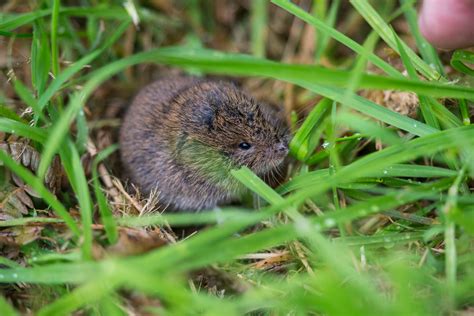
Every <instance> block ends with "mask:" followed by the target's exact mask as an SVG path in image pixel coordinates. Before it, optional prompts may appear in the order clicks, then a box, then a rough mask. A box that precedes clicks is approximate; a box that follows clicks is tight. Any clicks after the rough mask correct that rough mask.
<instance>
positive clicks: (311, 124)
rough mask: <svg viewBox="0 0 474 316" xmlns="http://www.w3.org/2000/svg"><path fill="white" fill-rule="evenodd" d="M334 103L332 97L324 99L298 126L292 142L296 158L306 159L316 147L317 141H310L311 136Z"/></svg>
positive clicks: (292, 152)
mask: <svg viewBox="0 0 474 316" xmlns="http://www.w3.org/2000/svg"><path fill="white" fill-rule="evenodd" d="M332 103H333V101H332V100H330V99H326V98H324V99H322V100H321V101H320V102H318V104H316V105H315V106H314V107H313V109H312V110H311V112H310V113H309V115H308V117H307V118H306V119H305V120H304V122H303V124H302V125H301V126H300V128H298V131H297V132H296V134H295V135H294V136H293V138H292V139H291V142H290V152H291V154H292V155H293V156H295V158H296V159H298V160H301V161H304V160H305V159H306V158H308V155H309V154H311V153H312V152H313V151H314V149H315V148H316V145H317V144H316V142H315V141H313V142H311V141H310V140H311V138H312V137H311V136H312V135H313V134H314V132H313V131H314V129H315V128H316V125H319V124H321V122H322V121H323V120H324V118H325V117H326V115H327V114H328V113H329V109H330V107H331V105H332Z"/></svg>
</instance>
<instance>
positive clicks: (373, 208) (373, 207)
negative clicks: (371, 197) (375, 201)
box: [370, 205, 380, 212]
mask: <svg viewBox="0 0 474 316" xmlns="http://www.w3.org/2000/svg"><path fill="white" fill-rule="evenodd" d="M370 209H371V210H372V211H374V212H378V211H379V210H380V209H379V207H378V206H377V205H372V206H371V207H370Z"/></svg>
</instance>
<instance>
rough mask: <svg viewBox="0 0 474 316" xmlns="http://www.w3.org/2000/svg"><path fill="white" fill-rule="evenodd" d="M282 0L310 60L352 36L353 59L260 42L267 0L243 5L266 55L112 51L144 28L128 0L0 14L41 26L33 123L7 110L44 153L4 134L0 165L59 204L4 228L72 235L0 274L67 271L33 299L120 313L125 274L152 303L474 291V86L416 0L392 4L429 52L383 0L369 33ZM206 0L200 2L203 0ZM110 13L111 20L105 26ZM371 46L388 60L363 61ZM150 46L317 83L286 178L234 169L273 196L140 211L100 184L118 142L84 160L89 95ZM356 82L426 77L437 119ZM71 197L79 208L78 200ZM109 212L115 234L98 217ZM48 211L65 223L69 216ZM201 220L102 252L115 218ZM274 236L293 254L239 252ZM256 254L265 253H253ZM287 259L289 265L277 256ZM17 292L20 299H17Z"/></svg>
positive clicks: (7, 25) (463, 300) (198, 310)
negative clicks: (214, 278)
mask: <svg viewBox="0 0 474 316" xmlns="http://www.w3.org/2000/svg"><path fill="white" fill-rule="evenodd" d="M272 2H273V3H274V4H276V5H277V6H279V7H281V8H283V9H284V10H286V11H288V13H287V14H292V15H294V17H295V18H300V19H302V20H303V21H305V22H306V23H309V24H310V25H311V26H313V27H315V28H316V29H317V34H320V36H319V37H318V40H317V41H315V42H316V45H317V47H316V50H315V52H314V55H315V61H319V60H321V57H323V56H324V55H325V54H328V53H329V52H328V50H327V49H326V48H327V44H328V41H329V40H330V39H333V40H335V41H337V42H339V43H341V44H343V45H344V46H346V47H348V48H349V49H350V50H351V51H352V52H353V53H354V55H353V56H352V55H351V56H349V57H347V59H348V60H349V61H350V62H349V63H347V64H348V65H350V66H349V67H344V68H339V69H331V68H327V67H321V66H316V65H315V66H313V65H295V64H284V63H280V62H276V61H271V60H269V59H264V58H263V57H264V56H265V55H266V52H267V48H268V47H269V46H270V45H271V43H270V42H269V41H268V39H269V37H268V34H267V32H269V24H270V20H271V19H272V16H271V15H269V11H268V10H269V9H270V6H271V5H270V4H268V2H266V1H255V2H252V6H251V7H250V9H249V10H250V11H251V12H250V16H251V19H250V20H249V26H248V27H249V29H250V30H251V32H250V33H251V36H250V39H249V41H250V42H249V44H250V45H249V48H250V49H249V51H250V52H251V53H252V54H253V55H254V56H250V55H247V54H235V53H225V52H222V51H216V50H210V49H200V48H190V47H189V46H185V45H183V46H173V47H163V48H155V49H151V50H148V51H144V52H139V50H138V49H135V50H133V51H132V52H130V53H129V54H125V55H124V56H122V55H121V54H120V53H118V54H117V50H118V51H120V50H121V49H122V43H123V41H124V39H125V38H127V36H129V35H127V34H130V33H131V32H136V33H137V34H139V32H140V31H141V29H133V26H131V21H132V19H133V18H136V17H135V16H133V14H132V16H130V12H132V11H133V10H132V11H130V8H129V10H128V11H127V10H126V9H124V8H123V7H120V6H116V5H113V4H110V2H107V1H104V2H102V4H101V5H99V6H97V7H92V6H90V7H68V6H67V5H66V4H65V3H61V1H59V0H53V1H51V2H48V1H43V2H42V6H38V7H37V9H36V10H33V11H31V12H25V13H20V14H8V13H5V14H3V13H2V14H1V15H0V36H7V37H10V38H12V39H13V38H14V37H15V36H18V35H20V36H22V37H24V36H25V34H26V35H29V34H30V33H28V32H31V33H32V38H31V52H30V57H31V78H30V79H31V82H28V83H24V82H22V81H20V79H17V78H15V80H13V81H12V82H13V86H14V91H15V93H16V96H17V97H18V99H19V100H21V101H22V102H23V103H24V105H25V106H28V107H31V109H32V111H33V115H32V121H31V124H29V123H27V122H26V121H25V120H23V119H20V118H19V117H17V116H12V115H4V116H5V117H1V118H0V131H2V132H4V133H8V134H12V135H17V136H20V137H23V138H26V139H29V140H30V141H31V142H32V143H34V145H35V146H36V147H37V148H38V149H39V151H40V152H41V154H42V158H41V162H40V163H39V166H38V170H37V172H36V173H37V174H36V175H34V174H33V173H32V172H30V171H29V170H28V169H26V168H25V167H23V166H22V165H21V164H20V163H19V161H15V159H13V158H12V157H10V156H9V155H8V154H7V153H6V152H4V151H0V161H1V162H2V165H0V169H3V168H6V169H8V170H10V171H11V172H13V173H15V174H16V175H17V176H19V177H20V178H22V179H23V180H24V182H25V183H26V184H28V185H30V186H31V187H32V188H33V189H34V190H35V191H36V193H37V194H38V195H39V196H40V197H41V199H42V200H43V201H44V202H46V203H47V206H48V207H49V208H51V209H52V210H53V211H54V212H55V214H56V215H57V217H47V216H46V215H45V214H46V213H45V214H42V215H41V214H40V213H37V212H36V210H31V212H30V213H29V214H28V215H27V216H26V217H24V218H17V219H8V220H5V221H3V222H0V227H3V228H4V229H9V228H12V227H19V228H28V227H31V226H30V225H33V224H34V225H44V226H42V227H47V229H46V228H45V234H48V238H51V239H53V240H57V241H61V245H62V247H63V248H61V250H59V248H57V249H55V248H51V247H49V248H48V247H47V246H46V244H40V243H39V242H37V241H35V242H33V244H34V246H32V247H36V248H37V249H39V250H40V254H42V257H41V256H38V257H36V256H34V255H32V253H28V252H27V247H23V248H22V251H24V256H25V259H26V262H28V264H24V263H22V264H21V265H18V264H17V263H16V262H14V261H11V260H9V259H7V258H5V257H2V258H0V259H1V260H0V264H1V265H2V269H0V282H2V283H3V284H5V285H6V284H9V285H11V284H14V283H19V282H21V284H26V285H28V286H38V287H39V288H40V289H46V287H47V286H49V285H56V286H57V288H55V289H56V290H52V291H53V293H52V294H49V295H44V297H42V298H43V299H44V301H41V302H40V304H39V307H38V308H37V309H36V310H35V312H36V313H37V314H38V315H67V314H71V313H73V312H75V311H78V310H83V311H85V313H87V314H92V315H122V314H125V313H126V312H125V311H124V308H125V306H127V304H128V303H129V302H127V295H126V294H125V292H124V291H123V290H130V291H134V292H135V293H142V294H145V295H147V296H148V297H150V298H158V299H159V300H160V303H161V305H160V307H156V306H153V304H151V303H150V304H149V306H148V305H147V304H146V303H145V306H141V307H144V308H147V310H148V311H150V312H151V313H156V314H168V315H183V314H206V315H222V314H224V313H225V314H229V315H242V314H245V313H256V314H269V315H270V314H298V315H306V314H328V315H346V314H351V315H352V314H353V315H382V314H383V315H385V314H388V315H433V314H440V315H441V314H454V313H461V312H462V311H463V310H465V309H467V308H469V307H470V308H472V306H473V305H474V298H473V295H472V293H474V287H473V285H472V284H474V282H472V281H473V280H474V269H472V266H473V265H472V264H473V263H474V255H473V253H474V252H473V251H472V250H473V249H472V244H473V241H474V239H473V235H472V234H473V227H474V224H473V223H472V218H473V215H472V214H473V212H474V209H473V208H472V205H473V203H474V198H473V197H472V194H471V193H470V192H469V190H472V176H473V175H474V170H473V169H474V165H473V163H472V161H473V160H472V159H473V157H474V127H472V126H471V125H470V124H469V122H470V121H469V111H468V110H469V101H466V100H473V99H474V89H473V88H472V87H471V86H468V85H463V84H460V83H450V84H447V83H446V82H447V81H448V80H449V79H450V78H448V77H445V76H446V74H444V73H443V71H442V69H443V68H442V65H441V61H440V59H439V58H438V56H437V54H436V52H435V51H434V49H432V48H431V47H428V46H426V45H427V43H426V42H425V41H424V40H423V39H422V38H421V36H420V35H419V33H418V32H417V30H416V23H415V21H416V11H415V9H414V7H413V2H410V1H403V6H402V7H400V8H396V9H398V10H397V11H395V12H396V13H397V14H399V13H401V12H404V13H405V16H406V19H407V23H408V25H409V27H410V28H411V29H412V32H413V33H414V36H415V42H416V45H418V51H419V52H420V54H421V57H419V56H418V55H417V54H416V51H415V50H413V49H411V48H410V47H409V46H408V45H407V43H405V42H404V41H403V40H402V39H401V37H400V36H399V35H398V34H397V33H396V32H395V31H394V30H393V28H392V26H391V25H390V24H388V23H387V22H386V21H385V20H384V18H383V16H385V15H384V14H380V13H378V12H377V6H376V5H375V4H374V6H372V5H370V4H369V2H367V1H351V4H352V5H353V6H354V7H355V9H356V10H357V12H359V13H360V14H361V16H362V18H363V19H365V20H366V21H367V22H368V23H369V24H370V25H371V27H372V30H371V32H370V34H369V35H368V36H366V38H365V40H364V44H363V45H360V44H358V43H357V42H356V41H354V40H352V39H350V38H349V37H348V36H346V35H344V34H342V33H341V32H339V31H338V30H337V29H336V28H335V25H337V22H338V18H339V15H338V13H339V10H338V9H340V8H341V3H340V2H339V1H334V2H332V3H331V6H330V7H329V8H330V9H329V10H327V8H326V6H327V4H328V3H327V2H315V3H314V7H313V10H311V11H312V12H318V16H314V15H311V13H308V12H305V11H304V10H302V9H301V8H299V7H298V6H297V5H295V4H293V3H291V2H288V1H283V0H273V1H272ZM197 4H198V2H195V3H194V6H192V10H193V12H191V14H194V15H195V14H196V10H199V6H198V5H197ZM128 5H130V4H128ZM277 6H273V7H272V9H276V8H277ZM136 10H137V14H138V17H139V19H140V21H141V24H140V27H141V28H142V27H143V28H144V29H145V30H148V29H149V28H150V27H151V28H153V27H155V24H154V23H158V22H159V23H170V24H172V23H173V22H172V19H171V18H169V17H167V16H166V15H165V14H162V13H156V12H155V11H152V10H149V9H148V8H145V7H142V6H139V5H136ZM189 10H191V9H189ZM279 10H281V9H279ZM346 10H347V9H346ZM133 12H134V11H133ZM197 13H199V12H197ZM201 16H203V15H201ZM76 17H81V18H84V19H85V20H86V23H85V26H84V25H79V26H78V25H77V24H72V23H71V21H72V19H74V18H76ZM102 23H104V24H103V25H106V27H105V31H104V30H102V29H100V30H99V29H97V27H98V25H101V24H102ZM76 28H77V30H75V29H76ZM84 28H85V29H86V30H85V31H84ZM65 30H67V31H65ZM66 33H68V34H70V36H71V38H72V39H73V41H74V39H78V38H80V39H81V41H80V42H77V41H76V42H75V44H72V43H71V40H70V38H69V39H68V38H67V37H65V35H64V34H66ZM378 37H380V38H381V39H382V40H383V41H385V42H386V44H387V45H388V46H390V47H391V48H392V49H393V50H395V51H396V52H398V53H399V55H400V58H401V60H402V61H403V63H404V67H405V68H406V70H407V72H408V75H409V78H406V77H404V76H403V75H402V74H401V72H400V71H399V70H397V69H396V68H395V67H393V66H392V65H390V64H389V63H388V62H387V61H385V60H384V59H382V58H381V57H379V56H377V55H376V53H374V47H375V46H376V44H377V41H378ZM66 50H68V51H70V52H73V54H72V56H74V60H73V62H72V63H62V62H61V61H62V60H63V58H64V56H63V55H62V54H63V52H64V51H66ZM471 57H472V56H471V55H467V54H462V53H460V52H458V53H455V55H454V57H453V60H452V63H454V65H453V66H454V67H455V68H456V69H457V70H458V71H460V72H461V73H463V72H464V73H467V74H469V70H467V71H466V69H465V68H463V65H464V64H462V62H466V61H470V59H469V58H471ZM367 62H371V63H373V64H374V65H375V66H377V67H378V68H380V69H381V70H382V71H383V72H384V73H385V75H384V76H380V75H373V74H369V73H368V71H367ZM143 63H157V64H165V65H171V66H176V67H181V68H183V69H193V70H198V71H200V72H202V73H215V74H224V75H228V76H229V75H236V76H243V77H266V78H272V79H276V80H281V81H285V82H289V83H292V84H295V85H297V86H300V87H301V88H303V89H306V90H307V91H308V92H311V93H313V95H321V96H323V98H322V99H321V100H320V101H319V102H312V106H313V107H312V109H311V110H310V111H309V114H308V115H306V116H300V117H298V118H299V119H301V124H299V125H298V126H297V129H296V131H295V133H294V137H293V140H292V141H291V144H290V150H291V154H292V156H293V159H294V160H293V162H292V165H291V167H292V168H291V174H290V175H289V177H288V179H287V180H286V181H285V182H284V183H282V184H281V185H280V186H279V187H278V188H277V189H276V190H274V189H272V188H271V187H269V186H268V185H267V184H266V183H265V182H263V180H261V179H260V178H258V177H257V176H256V175H255V174H253V173H252V172H251V171H250V170H249V169H246V168H242V169H240V170H236V171H234V172H233V176H235V177H236V178H237V179H238V180H239V181H241V182H242V183H243V184H244V185H246V186H247V187H248V189H249V191H251V192H253V193H254V194H255V195H257V196H258V197H260V198H262V200H263V201H264V202H263V204H264V205H262V207H261V208H257V207H253V208H251V209H249V207H248V206H246V205H244V204H242V205H237V206H234V207H232V208H230V207H225V208H222V209H220V208H219V209H216V210H214V211H211V212H203V213H196V214H189V213H166V212H165V213H163V214H160V213H153V214H147V215H142V216H134V215H130V214H121V215H119V214H118V213H117V212H115V213H113V212H112V209H113V207H114V206H115V205H114V204H113V203H112V201H111V200H110V196H108V195H107V194H106V192H105V191H104V187H103V183H101V181H100V177H99V173H98V167H99V164H104V165H105V166H106V165H107V161H106V160H105V159H106V158H107V157H108V156H109V155H111V154H112V152H113V151H114V150H116V149H117V147H116V146H114V145H113V146H111V147H108V148H106V149H104V150H103V151H102V152H100V153H98V154H97V155H96V156H95V157H94V160H93V162H92V168H91V169H92V171H91V175H90V176H89V174H88V173H87V172H86V170H85V168H84V166H83V160H82V158H83V157H82V155H83V154H84V153H85V151H86V142H87V141H88V139H89V137H91V135H92V131H91V129H90V128H89V127H88V126H87V119H86V118H85V117H84V112H85V106H86V104H87V103H88V102H89V101H90V100H89V99H90V98H91V97H92V96H93V95H94V93H96V92H97V91H98V90H99V89H100V88H101V86H103V84H104V83H105V82H106V81H108V80H111V78H113V79H112V80H121V79H120V77H118V76H117V75H119V74H120V73H122V72H123V71H124V70H126V69H128V68H129V67H131V66H134V65H138V64H143ZM432 64H434V65H435V67H434V68H432V67H431V66H430V65H432ZM87 67H91V68H92V69H90V70H89V69H88V68H87ZM464 67H466V66H465V65H464ZM461 73H457V75H458V76H459V75H461ZM419 75H421V76H423V78H424V79H426V80H422V79H420V78H419ZM437 81H439V82H437ZM361 89H366V90H377V89H393V90H404V91H410V92H413V93H416V94H418V95H419V99H420V108H421V114H422V117H423V120H424V121H425V122H426V124H425V123H424V122H423V121H422V120H421V119H419V118H417V119H414V118H409V117H407V116H404V115H401V114H399V113H396V112H393V111H391V110H389V109H387V108H385V107H382V106H380V105H378V104H376V103H374V102H373V101H371V100H369V99H366V98H364V97H362V96H360V95H358V94H357V92H358V91H359V90H361ZM447 98H449V99H450V101H451V102H454V103H456V104H460V108H461V110H460V111H459V113H458V112H457V111H452V110H451V109H450V108H448V107H446V106H445V105H444V99H447ZM63 101H64V104H63ZM104 106H106V105H105V104H104ZM5 113H7V112H5ZM2 115H3V114H2ZM463 124H464V125H466V126H463ZM71 126H73V128H71ZM321 143H322V145H321ZM377 146H378V147H377ZM57 154H59V156H60V158H61V163H62V165H63V167H64V169H65V177H66V179H67V181H68V184H69V186H70V188H71V190H70V192H66V191H64V192H61V193H60V194H58V195H57V196H55V195H53V194H52V193H51V192H49V191H48V190H47V189H46V187H45V186H44V185H43V181H42V180H43V179H44V177H45V175H46V171H47V169H48V167H49V166H50V164H51V161H52V160H53V158H54V156H55V155H57ZM446 161H447V162H448V163H446ZM267 203H268V204H267ZM72 209H77V210H78V212H74V216H73V215H71V214H72V212H70V210H72ZM407 210H409V212H408V211H407ZM390 214H391V215H390ZM384 219H387V220H386V221H384ZM388 219H389V220H388ZM99 223H101V224H102V225H103V229H104V231H105V236H100V234H99V233H98V232H97V231H96V229H97V227H98V225H99ZM46 224H58V225H59V224H65V226H64V227H65V228H64V230H66V231H67V233H66V235H64V233H60V232H59V231H56V230H55V229H54V228H53V227H56V226H51V227H49V226H46ZM200 224H208V225H209V226H208V227H207V228H205V229H202V230H201V231H200V232H198V233H197V234H195V235H193V236H191V237H189V238H186V239H181V240H179V241H178V242H177V243H170V244H167V245H165V246H162V247H159V248H157V249H153V250H150V251H148V252H145V253H141V254H138V255H134V256H133V255H129V256H124V257H118V256H105V257H104V256H100V255H98V254H97V253H96V252H94V251H95V247H96V246H97V245H98V244H100V243H103V244H109V245H114V244H115V245H120V234H121V230H122V229H124V228H126V227H147V228H151V227H156V226H161V227H167V226H168V225H172V226H181V227H182V226H195V225H200ZM68 234H69V235H73V236H74V238H70V237H67V235H68ZM65 239H66V241H64V240H65ZM105 240H106V241H105ZM63 241H64V242H63ZM296 242H297V243H298V245H300V246H296ZM41 248H44V249H41ZM41 251H42V252H41ZM280 251H288V253H289V255H290V258H289V259H286V260H285V261H283V262H282V263H280V264H275V265H273V266H272V265H271V264H269V263H268V262H263V263H262V261H252V260H250V259H245V256H246V255H248V254H257V255H259V254H275V253H278V252H280ZM48 258H49V259H48ZM41 259H42V260H41ZM91 259H95V260H91ZM256 263H259V264H263V266H264V267H269V268H265V269H262V268H257V266H256V265H255V264H256ZM210 266H212V267H218V268H219V269H221V270H223V271H225V272H226V273H228V274H229V275H231V276H232V278H235V279H237V280H238V282H241V283H243V284H245V290H244V291H243V293H240V294H236V293H232V292H231V291H229V292H228V293H227V292H225V293H224V294H223V295H222V296H219V295H217V294H216V293H213V292H212V290H211V289H210V288H206V287H205V285H203V287H201V286H200V284H198V283H197V282H196V281H195V280H192V276H191V274H190V273H191V272H192V271H195V270H197V269H203V268H206V267H210ZM278 267H281V268H282V270H281V271H282V272H280V273H274V272H272V268H278ZM192 282H194V283H192ZM228 282H229V283H232V282H237V281H228ZM190 283H192V284H194V285H193V286H189V284H190ZM196 285H198V287H197V288H196ZM228 285H229V286H230V287H232V286H233V284H228ZM55 291H56V292H55ZM146 302H150V301H146ZM341 302H344V303H341ZM11 303H12V301H11V300H9V299H8V298H1V299H0V314H1V315H14V314H15V311H14V308H13V306H12V304H11ZM15 308H17V309H19V310H21V311H23V310H24V309H25V307H24V306H21V305H19V304H15Z"/></svg>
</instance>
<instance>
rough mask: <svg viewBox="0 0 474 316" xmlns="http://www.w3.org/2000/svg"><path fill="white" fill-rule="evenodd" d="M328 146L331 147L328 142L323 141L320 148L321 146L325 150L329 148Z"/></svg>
mask: <svg viewBox="0 0 474 316" xmlns="http://www.w3.org/2000/svg"><path fill="white" fill-rule="evenodd" d="M329 145H331V143H330V142H328V141H325V142H324V143H323V144H322V145H321V146H322V147H323V148H324V149H326V148H328V147H329Z"/></svg>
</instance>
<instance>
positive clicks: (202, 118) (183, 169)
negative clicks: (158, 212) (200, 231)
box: [120, 76, 289, 211]
mask: <svg viewBox="0 0 474 316" xmlns="http://www.w3.org/2000/svg"><path fill="white" fill-rule="evenodd" d="M287 130H288V129H287V128H286V125H285V123H284V120H283V119H282V118H280V117H279V115H277V112H276V111H275V110H273V109H271V108H270V106H268V105H266V104H263V103H259V102H257V101H256V100H255V99H253V98H252V97H251V96H250V95H248V94H247V93H245V92H243V91H242V90H240V89H239V88H237V87H236V86H235V85H234V84H231V83H228V82H223V81H213V80H208V79H201V78H197V77H186V76H182V77H172V78H162V79H159V80H158V81H155V82H153V83H151V84H149V85H148V86H146V87H145V88H143V89H142V90H141V91H140V92H139V93H138V94H137V96H136V97H135V99H134V100H133V102H132V104H131V106H130V107H129V109H128V110H127V113H126V115H125V118H124V121H123V124H122V127H121V130H120V148H121V149H120V150H121V159H122V163H123V165H124V168H125V171H126V173H127V174H128V175H129V177H130V180H131V181H132V182H133V183H134V184H136V185H138V187H139V188H140V189H141V191H142V192H144V193H145V194H149V193H150V192H151V191H153V190H156V191H157V192H158V197H159V200H160V203H161V204H163V205H166V206H169V208H170V209H171V210H175V211H199V210H203V209H211V208H214V207H215V206H217V205H222V204H226V203H229V202H231V201H233V200H235V199H237V198H238V197H239V195H240V194H242V192H243V191H244V186H243V185H242V184H241V183H239V182H238V181H237V180H236V179H235V178H233V177H232V175H231V174H230V171H231V170H232V169H238V168H240V167H241V166H247V167H248V168H250V169H251V170H252V171H253V172H255V173H256V174H257V175H260V176H262V175H265V174H268V173H271V172H273V171H274V170H275V169H276V168H278V167H279V166H280V165H281V164H282V162H283V161H284V159H285V157H286V155H287V154H288V141H289V134H288V132H287Z"/></svg>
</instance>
